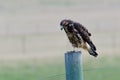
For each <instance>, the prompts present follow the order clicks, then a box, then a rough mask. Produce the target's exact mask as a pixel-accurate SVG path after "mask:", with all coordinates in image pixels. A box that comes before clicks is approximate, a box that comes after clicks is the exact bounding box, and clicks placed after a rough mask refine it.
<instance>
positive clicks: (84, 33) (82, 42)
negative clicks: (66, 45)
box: [60, 19, 98, 57]
mask: <svg viewBox="0 0 120 80" xmlns="http://www.w3.org/2000/svg"><path fill="white" fill-rule="evenodd" d="M60 25H61V30H62V29H64V30H65V32H66V34H67V36H68V39H69V41H70V43H71V44H72V46H73V47H74V48H83V49H85V50H87V51H88V52H89V54H90V55H92V56H94V57H97V55H98V54H97V52H96V47H95V45H94V44H93V42H92V41H91V39H90V36H91V33H89V32H88V30H87V29H86V28H85V27H84V26H83V25H81V24H80V23H77V22H74V21H72V20H66V19H65V20H62V21H61V23H60Z"/></svg>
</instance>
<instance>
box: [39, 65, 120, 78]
mask: <svg viewBox="0 0 120 80" xmlns="http://www.w3.org/2000/svg"><path fill="white" fill-rule="evenodd" d="M108 68H109V69H111V70H112V69H115V70H120V69H119V67H114V66H113V67H112V66H111V67H99V68H91V69H83V73H84V74H86V73H87V72H91V71H98V73H99V72H100V71H101V70H105V69H108ZM65 75H66V73H60V74H54V75H49V76H46V77H41V78H39V80H49V79H50V80H52V79H53V78H56V79H57V78H60V79H65ZM96 75H97V74H96ZM114 75H115V74H114ZM83 76H84V75H83ZM107 76H108V77H112V76H113V74H108V75H107ZM107 76H106V77H107ZM103 77H104V75H103Z"/></svg>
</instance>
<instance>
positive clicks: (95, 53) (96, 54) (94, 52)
mask: <svg viewBox="0 0 120 80" xmlns="http://www.w3.org/2000/svg"><path fill="white" fill-rule="evenodd" d="M88 52H89V54H90V55H92V56H94V57H97V56H98V53H97V52H96V51H95V50H93V49H92V48H90V49H89V51H88Z"/></svg>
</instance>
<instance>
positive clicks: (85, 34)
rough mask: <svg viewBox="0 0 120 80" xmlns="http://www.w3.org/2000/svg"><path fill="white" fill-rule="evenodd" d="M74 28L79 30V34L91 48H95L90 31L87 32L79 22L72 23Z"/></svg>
mask: <svg viewBox="0 0 120 80" xmlns="http://www.w3.org/2000/svg"><path fill="white" fill-rule="evenodd" d="M74 29H75V30H77V31H78V32H79V34H80V36H81V37H82V38H83V40H84V41H85V42H87V43H88V44H89V45H90V47H91V48H92V49H94V50H96V47H95V45H94V44H93V43H92V41H91V40H90V36H91V33H89V32H88V30H87V29H86V28H85V27H84V26H83V25H81V24H79V23H74Z"/></svg>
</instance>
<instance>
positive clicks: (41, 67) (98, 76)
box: [0, 56, 120, 80]
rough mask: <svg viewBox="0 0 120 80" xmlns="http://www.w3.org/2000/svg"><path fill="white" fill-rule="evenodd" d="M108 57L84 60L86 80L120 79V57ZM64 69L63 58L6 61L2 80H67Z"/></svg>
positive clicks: (0, 66)
mask: <svg viewBox="0 0 120 80" xmlns="http://www.w3.org/2000/svg"><path fill="white" fill-rule="evenodd" d="M106 57H107V58H106ZM106 57H102V58H99V59H94V58H88V60H87V61H86V60H85V59H83V72H84V80H119V79H120V76H119V74H120V68H119V67H120V64H119V60H120V57H110V56H106ZM108 57H109V59H108ZM64 67H65V65H64V59H63V58H62V57H61V58H60V57H56V59H54V58H52V57H51V59H50V57H49V58H47V60H46V58H44V57H43V59H42V61H41V58H40V59H38V57H34V58H29V59H23V60H17V59H16V60H6V61H5V60H4V61H0V80H56V79H57V80H65V69H64Z"/></svg>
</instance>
